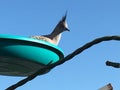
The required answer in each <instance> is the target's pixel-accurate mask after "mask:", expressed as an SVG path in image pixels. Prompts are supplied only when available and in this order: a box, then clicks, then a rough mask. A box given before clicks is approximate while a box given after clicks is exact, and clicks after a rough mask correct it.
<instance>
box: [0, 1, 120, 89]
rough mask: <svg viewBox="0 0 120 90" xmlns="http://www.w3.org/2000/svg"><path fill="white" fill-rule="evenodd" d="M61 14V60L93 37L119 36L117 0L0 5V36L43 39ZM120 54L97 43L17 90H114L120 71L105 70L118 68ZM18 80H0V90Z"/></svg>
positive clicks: (114, 47)
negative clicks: (64, 28)
mask: <svg viewBox="0 0 120 90" xmlns="http://www.w3.org/2000/svg"><path fill="white" fill-rule="evenodd" d="M66 10H68V16H67V22H68V26H69V28H70V30H71V31H70V32H65V33H64V34H63V36H62V39H61V41H60V44H59V47H60V48H62V50H63V51H64V53H65V56H66V55H68V54H69V53H71V52H73V51H74V50H75V49H77V48H78V47H80V46H82V45H84V44H85V43H87V42H89V41H92V40H93V39H95V38H97V37H102V36H108V35H119V34H120V1H119V0H59V1H58V0H51V1H49V0H1V1H0V33H1V34H12V35H19V36H25V37H28V36H31V35H41V34H48V33H50V32H51V31H52V30H53V29H54V27H55V25H56V24H57V23H58V21H59V20H60V19H61V18H62V16H63V15H64V14H65V12H66ZM119 48H120V43H119V42H118V41H109V42H103V43H100V44H98V45H96V46H93V47H91V48H89V49H87V50H85V51H84V52H82V53H81V54H79V55H77V56H76V57H74V58H73V59H72V60H70V61H68V62H66V63H64V64H63V65H61V66H58V67H56V68H54V69H53V70H52V71H51V72H49V73H48V74H46V75H43V76H38V77H37V78H35V79H34V80H32V81H31V82H28V83H27V84H25V85H24V86H22V87H19V88H18V89H16V90H97V89H99V88H100V87H102V86H104V85H106V84H108V83H111V84H112V85H113V87H114V90H119V89H120V77H119V75H120V70H119V69H116V68H112V67H107V66H106V65H105V62H106V61H107V60H111V61H116V62H120V53H119V52H120V49H119ZM23 78H24V77H10V76H0V83H1V85H0V90H4V89H5V88H7V87H8V86H10V85H12V84H14V83H16V82H18V81H19V80H21V79H23Z"/></svg>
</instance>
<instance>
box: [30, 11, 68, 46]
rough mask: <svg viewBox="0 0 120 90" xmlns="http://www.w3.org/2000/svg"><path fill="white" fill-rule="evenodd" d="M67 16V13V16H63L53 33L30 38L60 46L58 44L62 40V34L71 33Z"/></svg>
mask: <svg viewBox="0 0 120 90" xmlns="http://www.w3.org/2000/svg"><path fill="white" fill-rule="evenodd" d="M66 16H67V13H66V14H65V16H63V18H62V20H60V21H59V22H58V24H57V25H56V27H55V28H54V30H53V31H52V33H50V34H48V35H42V36H31V37H30V38H35V39H38V40H44V41H46V42H49V43H52V44H54V45H58V43H59V41H60V39H61V34H62V32H64V31H70V30H69V29H68V26H67V22H66Z"/></svg>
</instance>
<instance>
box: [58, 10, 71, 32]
mask: <svg viewBox="0 0 120 90" xmlns="http://www.w3.org/2000/svg"><path fill="white" fill-rule="evenodd" d="M66 17H67V12H66V14H65V15H64V16H63V17H62V19H61V20H60V22H59V23H58V26H59V28H60V30H62V32H64V31H70V30H69V29H68V25H67V22H66Z"/></svg>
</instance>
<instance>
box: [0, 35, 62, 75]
mask: <svg viewBox="0 0 120 90" xmlns="http://www.w3.org/2000/svg"><path fill="white" fill-rule="evenodd" d="M62 58H64V55H63V51H62V50H61V49H60V48H59V47H58V46H55V45H53V44H51V43H48V42H45V41H42V40H37V39H33V38H27V37H22V36H15V35H4V34H1V35H0V75H7V76H29V75H31V74H33V73H34V72H35V71H37V70H38V69H40V68H42V67H44V66H46V65H47V64H49V63H50V62H51V64H52V63H55V62H57V61H58V60H60V59H62ZM48 71H49V70H47V71H44V72H43V73H42V74H44V73H47V72H48ZM40 75H41V74H40Z"/></svg>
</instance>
